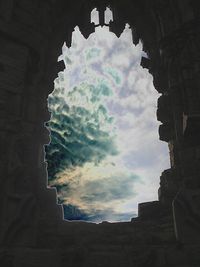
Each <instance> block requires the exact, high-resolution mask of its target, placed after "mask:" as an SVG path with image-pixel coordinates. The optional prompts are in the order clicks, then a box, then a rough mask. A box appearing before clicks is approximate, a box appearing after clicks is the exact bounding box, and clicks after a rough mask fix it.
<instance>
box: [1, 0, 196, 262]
mask: <svg viewBox="0 0 200 267" xmlns="http://www.w3.org/2000/svg"><path fill="white" fill-rule="evenodd" d="M0 4H1V11H0V17H1V18H0V20H1V24H0V30H1V35H0V46H1V47H2V50H1V52H0V62H1V65H0V72H1V79H2V80H1V81H0V83H1V85H2V89H1V106H2V111H1V112H2V113H1V114H2V119H1V135H0V144H1V147H2V151H3V153H2V155H1V165H0V168H1V209H0V212H1V213H0V214H1V218H2V219H1V221H0V225H1V230H0V242H1V251H0V253H1V254H0V262H1V264H3V265H4V266H9V265H10V266H12V265H13V266H23V265H24V266H29V265H30V266H35V267H36V266H44V264H47V266H50V264H54V266H59V267H60V266H64V265H65V264H66V262H68V263H69V264H71V266H89V265H91V264H92V263H94V262H95V261H96V260H97V261H98V262H100V263H102V266H106V264H109V266H114V264H115V260H114V259H116V261H117V264H118V266H124V262H125V263H126V264H125V265H126V266H131V264H133V263H134V264H135V265H136V266H164V265H167V264H168V265H169V266H170V265H171V266H175V265H177V266H178V265H179V266H180V265H182V266H183V265H184V264H185V265H186V264H187V265H188V266H191V264H192V265H194V266H195V265H197V266H198V264H199V262H200V259H199V247H200V246H199V242H200V241H199V239H200V237H199V236H200V235H199V194H200V193H199V192H200V189H199V179H198V177H199V138H198V133H199V116H200V115H199V114H200V112H199V104H198V103H199V90H198V88H199V54H198V51H199V47H198V44H199V38H200V37H199V30H198V27H199V16H200V15H199V10H200V6H199V2H198V1H195V0H184V1H179V0H176V1H171V0H167V1H162V0H161V1H158V0H155V1H145V0H143V1H141V0H140V1H139V0H135V1H131V2H130V1H129V0H126V1H114V0H112V1H111V0H110V1H109V3H108V4H109V5H110V6H111V8H112V9H113V12H114V21H115V22H117V23H116V24H113V26H112V27H113V31H114V32H116V34H119V33H120V31H121V28H123V23H124V22H128V23H129V24H130V25H131V26H132V27H134V28H135V29H136V30H135V32H134V33H133V36H134V40H135V42H137V41H138V40H139V39H141V40H142V41H143V43H144V50H145V51H146V52H147V54H148V56H149V58H150V60H146V59H143V60H142V65H143V66H145V67H148V69H149V70H150V72H151V73H152V75H153V77H154V85H155V88H156V89H157V90H158V91H159V92H160V93H162V94H163V95H162V97H161V98H160V100H159V105H158V118H159V120H161V121H162V123H163V125H162V126H161V127H160V130H159V132H160V138H161V139H162V140H165V141H167V142H169V147H170V151H171V164H172V167H171V169H169V170H167V171H165V172H164V173H163V174H162V177H161V186H160V189H159V196H160V201H159V202H157V203H147V204H145V205H140V207H139V214H140V216H139V217H138V218H137V219H136V220H134V221H133V222H132V223H129V224H126V225H123V227H122V226H121V224H116V225H110V224H101V225H99V227H96V226H92V225H87V226H86V225H85V224H81V225H80V224H76V225H74V226H72V225H71V224H69V223H65V222H63V221H62V209H61V207H59V206H58V205H57V204H56V192H55V191H53V190H50V189H48V188H47V186H46V185H47V181H46V177H47V174H46V166H45V163H44V162H43V158H44V155H43V145H44V143H48V135H49V133H48V132H47V131H46V130H45V127H44V122H45V121H47V120H48V118H49V114H48V111H47V103H46V99H47V96H48V94H49V92H51V91H52V89H53V88H52V85H53V80H54V78H55V77H56V74H57V73H58V70H59V69H62V68H63V66H59V64H55V62H56V60H57V58H58V56H59V52H60V48H61V46H62V43H63V41H67V42H68V44H70V36H71V32H72V29H73V28H74V26H75V25H80V28H81V30H82V33H83V34H84V36H86V37H87V36H88V35H89V34H90V32H91V31H92V27H91V24H90V23H89V20H88V14H90V12H88V11H89V10H91V9H92V8H91V7H95V6H98V5H99V4H100V3H99V1H82V2H80V1H78V2H74V1H68V2H66V1H63V0H58V1H55V0H47V1H45V2H42V3H41V1H33V0H29V1H2V2H1V3H0ZM100 5H101V4H100ZM66 33H67V40H66ZM186 39H187V40H188V42H185V40H186ZM189 55H190V56H189ZM22 152H23V153H22ZM22 178H23V181H24V183H25V182H26V181H27V184H26V185H25V186H24V189H23V187H21V188H19V187H18V186H16V187H15V185H16V184H17V183H18V181H20V182H21V181H22ZM8 181H9V182H8ZM12 181H13V182H12ZM19 184H20V183H19ZM23 190H25V191H26V192H24V191H23ZM177 192H179V193H178V194H177ZM24 197H25V198H24ZM23 199H29V200H30V202H29V201H27V203H24V201H23ZM172 202H173V209H172ZM29 205H31V206H33V210H34V212H33V213H27V212H26V211H25V210H29V211H30V209H29ZM149 211H151V212H150V213H149ZM158 211H161V213H163V216H159V218H156V216H155V215H156V214H157V213H158ZM172 211H173V214H174V216H173V217H172ZM24 212H25V213H26V215H27V217H26V216H25V217H26V219H25V220H23V218H22V216H20V214H23V213H24ZM12 225H13V226H12ZM174 225H175V226H176V227H175V234H176V235H174V232H173V228H174ZM9 226H12V228H13V231H12V232H11V233H10V235H9V237H8V236H7V235H5V233H6V229H8V228H9ZM25 228H26V231H24V230H23V229H25ZM122 229H123V230H122ZM135 229H137V231H135ZM161 229H165V230H164V231H163V230H162V231H161ZM25 232H26V233H25ZM136 232H137V233H136ZM30 233H31V234H30ZM33 233H34V234H33ZM116 233H118V235H117V234H116ZM79 236H81V240H79ZM130 236H131V238H130ZM175 238H176V239H175ZM176 240H178V241H179V242H181V244H184V248H182V250H181V246H179V247H176V244H177V243H176V242H177V241H176ZM77 241H79V242H77ZM136 243H137V247H134V246H132V244H136ZM72 244H73V245H72ZM91 244H94V245H93V246H92V245H91ZM122 246H123V247H124V250H123V252H122V249H121V248H122ZM5 247H6V249H5ZM11 248H12V249H11ZM105 248H106V250H105ZM144 251H145V256H143V257H140V255H142V254H144ZM177 251H178V252H179V254H178V253H177ZM125 255H126V256H127V255H128V256H127V257H126V259H125ZM180 255H181V256H180ZM44 262H46V263H44ZM43 263H44V264H43ZM3 265H2V266H3ZM115 266H116V265H115Z"/></svg>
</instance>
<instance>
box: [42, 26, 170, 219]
mask: <svg viewBox="0 0 200 267" xmlns="http://www.w3.org/2000/svg"><path fill="white" fill-rule="evenodd" d="M72 39H73V40H72V46H71V48H68V47H66V45H65V44H64V45H63V49H62V55H61V56H60V58H59V60H64V62H65V65H66V69H65V70H64V71H63V72H60V73H59V74H58V78H57V79H56V80H55V89H54V92H53V93H52V94H51V95H50V96H49V110H50V111H51V112H52V117H51V120H50V122H49V123H48V127H49V128H50V130H51V143H50V145H49V146H47V147H46V159H47V162H48V173H49V184H50V185H51V186H56V188H57V191H58V197H59V202H60V203H63V204H64V216H65V219H68V220H86V221H93V222H101V221H104V220H107V221H111V222H113V221H129V220H130V218H132V217H135V216H136V215H137V206H138V203H141V202H145V201H152V200H156V199H157V189H158V186H159V177H160V174H161V172H162V171H163V170H164V169H166V168H168V167H169V156H168V148H167V144H165V143H163V142H161V141H159V137H158V126H159V122H157V120H156V106H157V98H158V97H159V94H158V93H157V92H156V90H155V89H154V87H153V84H152V77H151V75H150V74H149V72H148V70H147V69H143V68H142V67H141V66H140V61H141V57H142V56H145V54H144V52H143V51H142V44H141V43H140V44H138V45H137V46H134V45H133V44H132V36H131V29H130V28H129V26H128V25H127V26H126V28H125V30H124V32H123V33H122V35H121V37H120V38H117V37H116V36H115V34H113V33H111V32H109V30H108V28H107V27H97V28H96V32H95V33H93V34H91V35H90V37H89V38H88V39H87V40H86V39H84V37H83V36H82V35H81V33H80V31H79V29H78V27H76V28H75V31H74V32H73V38H72Z"/></svg>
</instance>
